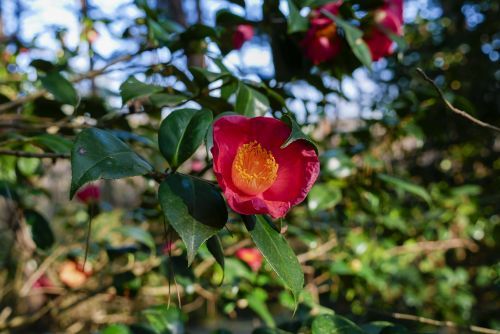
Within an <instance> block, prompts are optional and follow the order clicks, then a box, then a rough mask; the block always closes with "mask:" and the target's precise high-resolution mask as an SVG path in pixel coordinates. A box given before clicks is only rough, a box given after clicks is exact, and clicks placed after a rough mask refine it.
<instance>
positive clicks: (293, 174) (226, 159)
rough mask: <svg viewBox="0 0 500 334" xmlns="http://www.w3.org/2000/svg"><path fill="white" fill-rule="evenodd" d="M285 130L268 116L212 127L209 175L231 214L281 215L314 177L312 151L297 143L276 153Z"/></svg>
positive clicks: (226, 120) (316, 163)
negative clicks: (215, 178)
mask: <svg viewBox="0 0 500 334" xmlns="http://www.w3.org/2000/svg"><path fill="white" fill-rule="evenodd" d="M290 132H291V130H290V128H289V127H288V126H287V125H286V124H285V123H284V122H282V121H279V120H277V119H274V118H270V117H254V118H248V117H244V116H238V115H231V116H223V117H221V118H219V119H218V120H216V121H215V122H214V126H213V138H214V146H213V147H212V155H213V157H214V167H213V169H214V173H215V176H216V177H217V181H218V183H219V185H220V187H221V188H222V191H223V192H224V195H225V197H226V199H227V202H228V204H229V206H230V207H231V208H232V209H233V210H234V211H236V212H238V213H241V214H245V215H251V214H269V215H271V216H272V217H273V218H279V217H283V216H285V215H286V213H287V212H288V211H289V210H290V209H291V208H292V206H294V205H297V204H298V203H300V202H302V201H303V200H304V198H305V197H306V195H307V193H308V192H309V190H311V187H312V185H313V184H314V182H315V181H316V178H317V177H318V174H319V160H318V155H317V154H316V152H315V150H314V148H313V146H312V145H311V144H310V143H307V142H306V141H303V140H298V141H295V142H293V143H292V144H290V145H289V146H287V147H286V148H281V145H282V144H283V143H284V142H285V141H286V140H287V138H288V137H289V136H290Z"/></svg>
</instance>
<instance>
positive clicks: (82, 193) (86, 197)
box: [76, 184, 101, 204]
mask: <svg viewBox="0 0 500 334" xmlns="http://www.w3.org/2000/svg"><path fill="white" fill-rule="evenodd" d="M100 197H101V190H100V188H99V187H98V186H96V185H94V184H89V185H87V186H85V187H83V188H82V189H80V190H79V191H78V192H77V193H76V198H77V199H78V200H79V201H80V202H82V203H85V204H90V203H95V202H97V201H99V198H100Z"/></svg>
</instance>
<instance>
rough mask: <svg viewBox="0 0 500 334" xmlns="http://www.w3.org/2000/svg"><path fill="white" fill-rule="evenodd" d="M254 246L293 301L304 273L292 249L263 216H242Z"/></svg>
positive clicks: (301, 285)
mask: <svg viewBox="0 0 500 334" xmlns="http://www.w3.org/2000/svg"><path fill="white" fill-rule="evenodd" d="M242 217H243V219H244V222H245V226H246V228H247V230H248V232H250V236H251V237H252V239H253V241H254V242H255V245H257V248H258V249H259V250H260V252H261V253H262V255H263V256H264V258H265V259H266V260H267V262H268V263H269V265H270V266H271V267H272V268H273V270H274V272H275V273H276V274H277V275H278V277H279V278H281V280H282V281H283V283H284V284H285V286H286V287H287V288H288V289H290V290H291V291H292V293H293V295H294V298H295V301H296V302H297V298H298V296H299V294H300V292H301V291H302V287H303V286H304V273H303V272H302V268H301V267H300V263H299V261H298V260H297V256H295V254H294V252H293V250H292V248H291V247H290V246H289V245H288V243H287V242H286V240H285V238H284V237H283V236H282V235H281V234H280V233H279V232H278V231H276V230H275V229H274V228H273V226H271V223H270V222H269V221H268V220H267V219H266V218H265V217H263V216H260V215H259V216H242Z"/></svg>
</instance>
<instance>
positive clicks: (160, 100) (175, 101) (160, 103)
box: [149, 93, 188, 108]
mask: <svg viewBox="0 0 500 334" xmlns="http://www.w3.org/2000/svg"><path fill="white" fill-rule="evenodd" d="M187 99H188V97H187V96H185V95H182V94H166V93H156V94H153V95H151V96H150V97H149V100H150V101H151V103H152V104H153V105H154V106H155V107H158V108H163V107H175V106H178V105H179V104H181V103H183V102H184V101H186V100H187Z"/></svg>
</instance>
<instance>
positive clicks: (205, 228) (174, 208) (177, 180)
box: [158, 173, 227, 265]
mask: <svg viewBox="0 0 500 334" xmlns="http://www.w3.org/2000/svg"><path fill="white" fill-rule="evenodd" d="M158 199H159V201H160V205H161V207H162V210H163V213H164V215H165V219H166V220H167V221H168V222H169V224H170V226H172V227H173V228H174V230H175V231H176V232H177V233H178V234H179V236H180V237H181V239H182V241H184V244H185V245H186V249H187V253H188V264H189V265H191V263H192V262H193V260H194V257H195V255H196V252H197V251H198V249H199V248H200V246H201V245H202V244H203V243H204V242H205V241H206V240H207V239H208V238H210V237H212V236H213V235H215V234H216V233H217V232H218V231H219V230H220V229H222V228H223V227H224V225H225V224H226V222H227V208H226V203H225V202H224V199H223V198H222V195H221V194H220V192H219V191H217V189H216V188H215V187H214V186H213V185H212V184H210V183H209V182H207V181H204V180H202V179H198V178H194V177H191V176H188V175H182V174H177V173H174V174H171V175H169V176H168V177H167V178H166V179H165V181H163V182H162V184H161V185H160V189H159V190H158Z"/></svg>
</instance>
